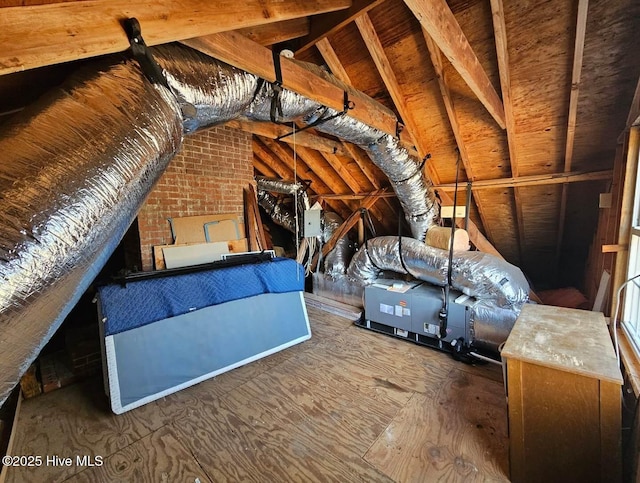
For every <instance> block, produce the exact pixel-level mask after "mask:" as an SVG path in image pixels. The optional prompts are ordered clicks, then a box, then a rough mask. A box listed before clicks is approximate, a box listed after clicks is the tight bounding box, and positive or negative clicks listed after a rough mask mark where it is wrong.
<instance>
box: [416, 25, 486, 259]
mask: <svg viewBox="0 0 640 483" xmlns="http://www.w3.org/2000/svg"><path fill="white" fill-rule="evenodd" d="M422 34H423V36H424V40H425V42H426V43H427V50H428V51H429V56H430V57H431V63H432V64H433V68H434V70H435V72H436V77H437V78H438V85H439V87H440V93H441V94H442V99H443V101H444V106H445V109H446V111H447V116H448V117H449V122H450V124H451V130H452V131H453V136H454V138H455V140H456V144H457V145H458V150H459V152H460V159H462V165H463V166H464V170H465V172H466V173H467V178H468V179H470V180H473V179H474V178H475V177H474V173H473V169H472V167H471V163H470V162H469V157H468V155H467V148H466V144H465V142H464V139H463V138H462V134H461V132H460V124H459V122H458V116H457V115H456V111H455V109H454V106H453V98H452V96H451V92H450V90H449V86H448V85H447V83H446V81H445V78H444V70H443V69H444V66H443V60H442V53H441V52H440V48H439V47H438V46H437V45H436V43H435V42H434V41H433V39H432V38H431V36H430V35H429V33H428V32H427V31H426V30H425V29H424V28H423V29H422ZM454 186H455V185H454ZM442 195H443V193H440V197H441V198H442ZM446 196H447V195H446V194H445V197H446ZM479 198H480V197H479V196H474V200H475V202H476V206H477V207H478V214H479V215H480V220H482V225H483V226H484V229H485V230H486V231H487V234H488V235H489V238H492V233H491V225H490V224H489V223H488V221H489V220H487V219H486V217H485V210H484V208H483V206H482V201H481V200H480V199H479ZM443 201H444V200H443ZM448 202H449V203H451V204H453V199H451V198H449V200H448ZM472 223H473V222H472V221H471V220H469V225H471V224H472ZM474 226H475V224H474ZM474 232H477V233H480V230H478V229H477V227H475V230H474ZM472 241H473V240H472ZM481 243H483V242H481ZM474 244H475V245H476V246H478V245H477V244H476V243H475V242H474ZM496 251H497V250H496Z"/></svg>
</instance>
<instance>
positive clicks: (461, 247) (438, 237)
mask: <svg viewBox="0 0 640 483" xmlns="http://www.w3.org/2000/svg"><path fill="white" fill-rule="evenodd" d="M425 243H426V244H427V245H429V246H430V247H434V248H441V249H442V250H449V248H450V247H451V228H449V227H446V226H432V227H431V228H429V230H427V237H426V238H425ZM468 250H469V234H468V233H467V231H466V230H463V229H461V228H456V229H455V231H454V234H453V251H454V252H459V251H463V252H465V251H468Z"/></svg>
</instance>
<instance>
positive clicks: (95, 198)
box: [0, 61, 182, 405]
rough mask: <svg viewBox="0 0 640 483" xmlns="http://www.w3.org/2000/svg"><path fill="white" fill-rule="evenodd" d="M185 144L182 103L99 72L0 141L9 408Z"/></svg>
mask: <svg viewBox="0 0 640 483" xmlns="http://www.w3.org/2000/svg"><path fill="white" fill-rule="evenodd" d="M181 142H182V118H181V115H180V108H179V106H178V104H177V102H176V101H175V99H174V97H173V96H172V95H171V94H170V93H169V92H168V91H167V90H166V89H165V88H163V87H154V86H152V85H151V84H150V83H148V82H147V81H146V80H145V79H144V78H143V76H142V75H141V73H140V71H139V69H138V67H137V64H135V63H133V62H129V61H126V62H119V63H115V64H110V63H105V62H98V63H93V64H91V65H90V66H87V67H86V68H84V69H82V70H81V71H79V72H78V73H76V75H74V76H73V77H72V78H71V79H69V80H68V81H67V82H66V83H65V84H64V85H62V86H61V87H60V88H58V89H56V90H55V91H53V92H51V93H50V94H49V95H48V96H47V97H45V98H42V99H41V100H39V101H37V102H36V103H35V104H34V105H32V106H30V107H29V108H27V109H25V110H23V111H22V112H20V113H18V114H17V115H15V116H14V117H12V118H11V119H9V120H8V121H7V122H6V123H5V124H4V125H3V126H2V132H1V133H0V153H1V154H0V157H1V162H0V280H1V283H0V354H2V357H1V358H0V378H1V379H0V405H1V404H2V403H3V402H4V401H5V400H6V398H7V396H8V395H9V393H10V391H11V390H12V389H13V387H14V386H15V385H16V384H17V383H18V381H19V378H20V376H21V374H22V373H23V372H24V371H25V370H26V368H27V367H28V366H29V365H30V364H31V362H33V360H34V359H35V358H36V356H37V355H38V353H39V352H40V350H41V349H42V347H43V346H44V344H45V343H46V342H47V341H48V340H49V339H50V337H51V336H52V335H53V333H54V332H55V331H56V330H57V329H58V327H59V326H60V324H61V322H62V320H64V318H65V316H66V315H67V314H68V313H69V312H70V310H71V309H72V308H73V307H74V305H75V304H76V303H77V301H78V300H79V298H80V296H81V295H82V294H83V293H84V292H85V290H86V289H87V288H88V287H89V285H90V284H91V282H92V281H93V279H94V278H95V277H96V275H97V274H98V272H99V271H100V270H101V268H102V267H103V266H104V264H105V263H106V261H107V259H108V258H109V256H110V255H111V253H112V252H113V250H114V249H115V247H116V246H117V245H118V243H119V242H120V240H121V239H122V237H123V236H124V233H125V232H126V230H127V228H128V227H129V225H130V224H131V222H132V220H133V219H134V217H135V216H136V213H137V211H138V210H139V208H140V206H141V205H142V203H143V201H144V199H145V197H146V196H147V194H148V193H149V191H150V190H151V188H152V186H153V185H154V183H155V182H156V181H157V180H158V178H159V177H160V175H161V174H162V172H163V170H164V169H165V167H166V166H167V164H168V163H169V161H170V160H171V158H172V157H173V156H174V154H175V153H176V151H177V150H178V148H179V146H180V144H181Z"/></svg>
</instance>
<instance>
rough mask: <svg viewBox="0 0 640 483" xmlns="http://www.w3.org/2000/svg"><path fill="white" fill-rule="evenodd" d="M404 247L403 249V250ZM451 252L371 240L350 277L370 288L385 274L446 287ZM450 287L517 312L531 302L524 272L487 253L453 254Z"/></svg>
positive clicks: (395, 240)
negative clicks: (408, 277) (406, 275)
mask: <svg viewBox="0 0 640 483" xmlns="http://www.w3.org/2000/svg"><path fill="white" fill-rule="evenodd" d="M400 244H402V247H400ZM448 265H449V252H448V251H447V250H441V249H440V248H434V247H430V246H427V245H425V244H424V243H422V242H420V241H418V240H416V239H414V238H407V237H402V240H400V238H399V237H397V236H381V237H377V238H373V239H371V240H368V241H367V243H366V244H365V245H364V246H363V247H362V248H361V249H360V251H358V253H356V255H355V256H354V257H353V259H352V260H351V264H350V265H349V269H348V271H347V276H348V277H349V278H350V279H351V280H352V281H354V282H355V283H359V284H361V285H369V284H371V283H373V282H374V280H375V279H376V278H378V277H379V276H380V274H381V272H382V271H383V270H391V271H394V272H398V273H404V274H408V275H410V276H412V277H413V278H415V279H418V280H423V281H425V282H429V283H432V284H434V285H440V286H444V285H447V282H448V276H447V273H448ZM451 284H452V286H453V287H454V288H456V289H458V290H460V291H461V292H463V293H464V294H466V295H469V296H470V297H475V298H477V299H483V300H492V301H494V302H495V304H496V305H497V306H499V307H504V308H518V310H519V309H520V307H521V306H522V304H524V303H525V302H527V300H528V299H529V283H528V282H527V279H526V278H525V276H524V275H523V273H522V271H521V270H520V269H519V268H518V267H516V266H514V265H511V264H510V263H508V262H506V261H504V260H502V259H500V258H497V257H495V256H493V255H490V254H488V253H484V252H454V254H453V261H452V265H451Z"/></svg>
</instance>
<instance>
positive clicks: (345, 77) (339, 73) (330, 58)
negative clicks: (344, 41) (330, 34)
mask: <svg viewBox="0 0 640 483" xmlns="http://www.w3.org/2000/svg"><path fill="white" fill-rule="evenodd" d="M316 47H317V48H318V50H319V51H320V55H322V58H323V59H324V61H325V62H326V63H327V65H328V66H329V69H330V70H331V73H332V74H333V75H335V76H336V78H338V79H340V80H341V81H342V82H344V83H345V84H349V85H352V83H351V79H350V78H349V74H347V71H346V70H344V66H343V65H342V62H340V59H338V56H337V54H336V51H335V50H333V47H332V46H331V42H329V39H327V38H323V39H320V40H319V41H318V43H317V44H316Z"/></svg>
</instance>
